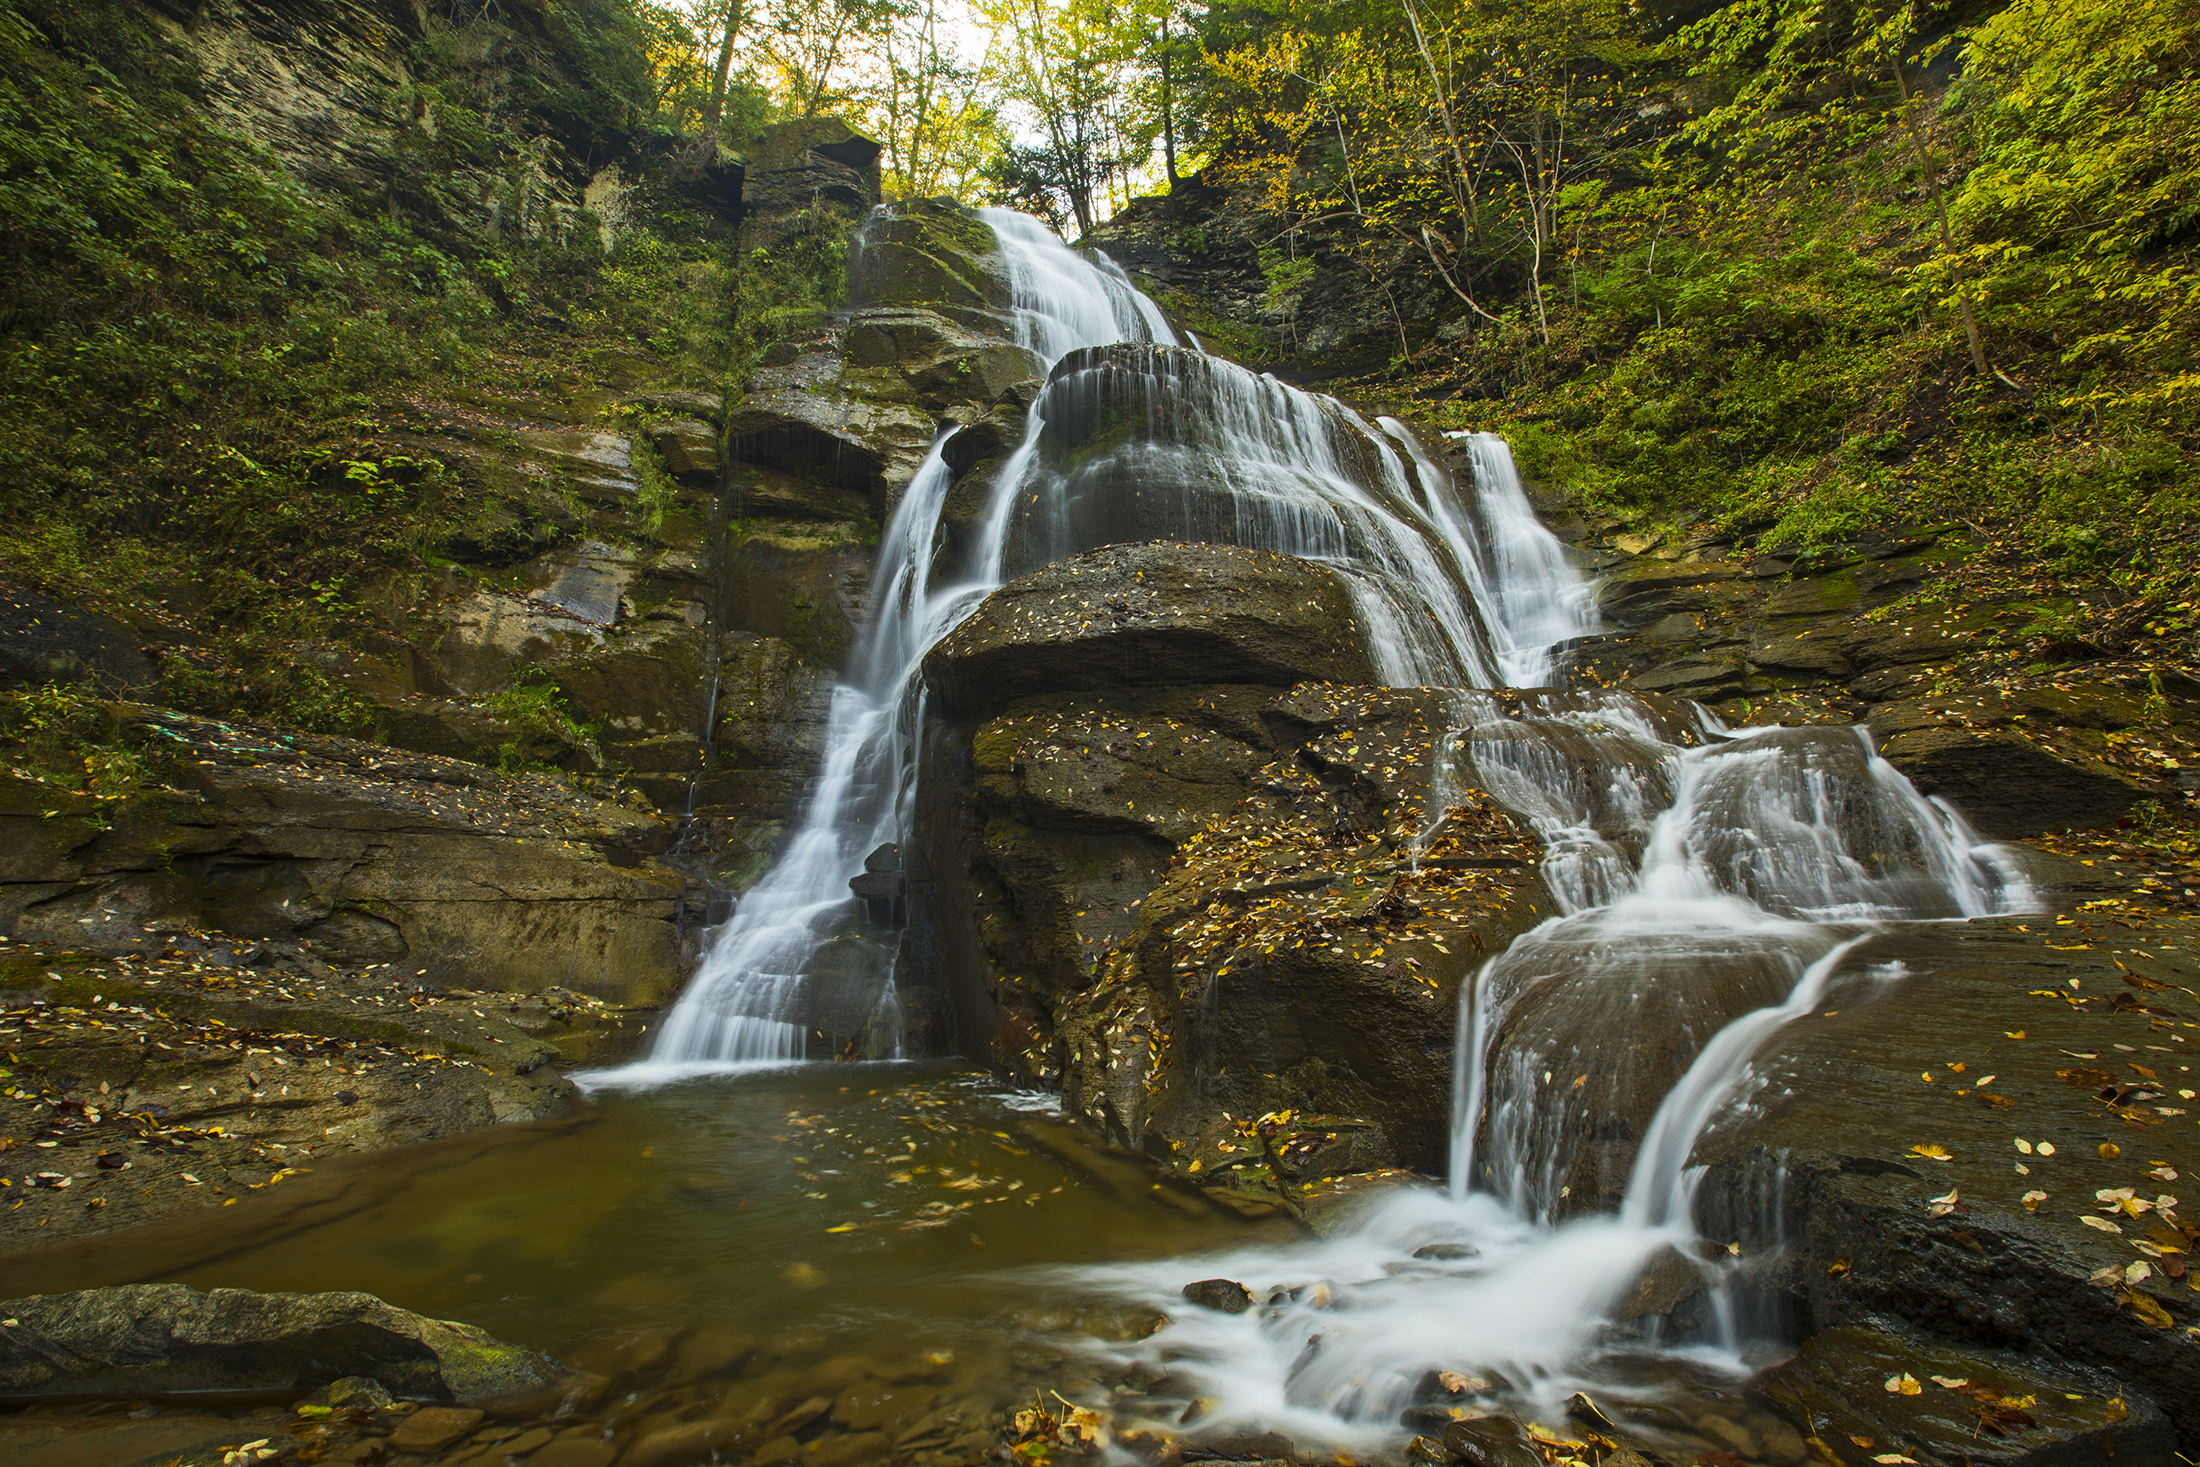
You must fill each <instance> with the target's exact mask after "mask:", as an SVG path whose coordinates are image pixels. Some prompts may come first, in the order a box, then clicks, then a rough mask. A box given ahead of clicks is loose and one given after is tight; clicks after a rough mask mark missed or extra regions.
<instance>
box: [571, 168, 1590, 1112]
mask: <svg viewBox="0 0 2200 1467" xmlns="http://www.w3.org/2000/svg"><path fill="white" fill-rule="evenodd" d="M979 217H980V218H982V219H983V220H984V221H985V222H986V223H987V224H988V225H989V226H991V228H992V229H993V231H994V235H995V238H996V240H997V242H998V246H999V252H1000V260H1001V266H1002V271H1003V274H1004V275H1005V276H1006V278H1007V282H1008V285H1009V296H1010V305H1011V311H1010V323H1011V327H1012V330H1013V334H1014V338H1015V340H1016V342H1017V343H1018V344H1019V345H1022V346H1025V347H1027V348H1029V349H1030V350H1031V351H1032V352H1034V353H1035V354H1036V355H1037V356H1039V357H1040V358H1041V359H1042V360H1044V361H1046V362H1047V363H1048V365H1049V367H1050V369H1051V370H1050V375H1049V379H1048V382H1047V385H1046V388H1045V390H1044V392H1043V393H1042V394H1041V395H1040V397H1039V399H1038V401H1037V402H1036V404H1035V405H1034V406H1033V408H1032V410H1031V412H1030V413H1029V414H1028V415H1027V421H1026V425H1025V432H1024V436H1023V438H1022V441H1021V442H1020V443H1019V444H1018V446H1017V448H1016V449H1015V450H1014V452H1013V453H1012V454H1011V455H1010V456H1009V457H1008V458H1007V460H1006V461H1005V462H1004V464H1003V466H1002V468H1001V469H1000V470H999V471H998V473H997V475H996V479H995V484H994V488H993V493H992V498H991V502H990V504H989V506H988V508H987V513H986V516H985V519H984V521H983V526H982V529H981V532H980V534H979V535H978V536H977V537H976V541H977V543H976V546H975V548H974V551H973V553H972V556H971V560H970V562H969V565H970V569H969V572H968V574H967V577H966V578H965V579H961V580H954V579H952V576H951V573H949V572H946V571H943V569H942V567H941V566H940V564H939V558H938V549H939V546H940V544H941V523H940V521H941V513H942V510H943V509H944V507H945V504H946V498H947V492H948V490H949V488H950V486H951V480H952V474H951V471H950V469H949V467H948V463H947V460H946V456H945V454H944V452H943V450H944V449H945V447H946V444H947V440H948V438H949V437H950V436H952V435H951V431H950V432H943V433H942V435H941V436H940V438H939V440H938V441H936V442H935V443H934V444H933V445H932V451H931V453H930V454H929V455H928V456H927V457H926V458H925V460H924V463H923V465H922V467H921V468H920V469H919V470H918V471H917V474H916V476H915V477H914V479H912V481H911V483H910V485H909V488H908V489H907V491H906V492H905V493H904V495H903V497H902V499H901V502H900V504H899V506H898V507H897V508H896V510H895V512H894V515H893V518H892V521H891V522H890V524H889V525H888V527H887V531H886V535H885V537H884V541H883V543H882V546H881V549H880V555H879V562H878V568H877V570H876V572H875V574H874V576H873V579H872V583H871V590H870V598H869V603H868V604H869V606H870V616H869V618H868V620H867V622H866V624H865V625H864V628H863V630H862V633H861V637H860V640H859V642H858V645H857V648H856V652H855V655H854V657H853V658H852V659H851V662H850V665H849V669H848V675H847V678H846V680H845V681H844V682H842V683H841V684H840V685H839V686H838V687H836V688H835V689H834V692H833V700H832V707H831V713H830V719H829V723H828V727H827V732H826V738H825V749H826V753H825V761H824V766H823V768H822V769H821V770H820V771H819V773H818V776H817V779H816V781H815V783H814V785H813V787H812V789H811V792H810V795H809V801H808V804H807V806H806V807H805V809H804V812H803V815H802V817H801V821H800V825H799V827H798V829H797V832H796V834H795V836H794V838H793V839H792V840H791V841H790V842H789V844H788V846H787V848H786V850H785V852H784V854H782V855H781V856H780V858H779V859H778V861H777V862H776V863H775V864H774V865H773V867H772V868H771V870H770V871H769V872H768V873H767V874H766V875H765V876H764V878H763V879H762V880H760V881H759V882H758V883H757V885H756V886H755V887H754V888H753V889H751V890H750V892H749V893H748V894H747V895H746V896H745V897H744V898H743V899H742V901H741V903H740V905H739V907H738V908H737V909H736V911H735V913H734V915H733V917H732V918H731V920H730V921H728V922H727V923H726V924H725V925H724V926H722V927H720V928H719V929H717V930H716V931H715V933H714V934H713V936H712V939H711V941H710V944H709V947H708V950H707V951H706V953H705V955H704V959H703V962H702V965H701V967H700V969H699V971H698V972H697V974H696V977H695V979H694V981H693V982H692V983H691V984H690V985H689V987H688V990H687V992H686V993H685V994H684V995H683V996H682V997H681V999H680V1002H679V1004H678V1005H677V1006H676V1007H675V1008H674V1010H673V1012H672V1015H671V1016H670V1018H669V1020H668V1021H667V1023H666V1025H665V1028H664V1031H663V1032H662V1034H661V1035H660V1036H659V1038H658V1041H657V1044H656V1047H655V1049H654V1051H653V1053H652V1054H651V1056H650V1058H649V1059H648V1060H646V1061H644V1062H642V1063H640V1064H637V1065H632V1066H629V1067H627V1068H625V1069H623V1070H620V1071H614V1072H609V1073H606V1074H598V1075H594V1076H590V1077H588V1079H589V1080H590V1082H591V1083H594V1084H604V1083H621V1084H650V1083H656V1082H658V1081H662V1080H666V1079H671V1078H676V1077H678V1076H680V1075H683V1074H690V1073H696V1072H698V1071H704V1070H716V1069H724V1068H728V1067H738V1066H744V1065H754V1064H770V1063H784V1062H786V1061H789V1060H794V1059H800V1058H803V1057H804V1054H805V1047H806V1040H807V1036H808V1034H809V1033H810V1031H811V1029H812V1028H813V1027H825V1028H831V1029H834V1030H835V1032H842V1033H846V1032H852V1031H856V1030H865V1031H868V1032H871V1033H873V1034H874V1035H875V1034H876V1032H877V1030H878V1027H879V1026H878V1025H877V1024H876V1023H874V1022H873V1021H872V1013H873V1010H872V1009H870V1008H858V1009H856V1010H854V1011H851V1010H850V1009H849V1008H848V1006H847V1005H848V1003H849V999H848V997H847V996H848V995H849V994H851V993H865V994H871V995H875V997H874V999H873V1002H874V1003H884V1002H885V1001H886V996H887V995H890V994H891V992H892V989H893V970H892V965H893V961H894V944H893V943H892V942H891V940H888V939H882V938H881V937H880V936H879V935H878V934H876V933H875V932H872V931H867V930H865V928H864V927H863V925H862V924H861V923H859V922H857V921H856V920H855V918H854V916H853V913H852V905H853V904H852V903H851V900H850V894H849V882H850V880H851V879H852V878H854V877H855V876H857V875H858V874H859V873H860V872H862V871H863V869H864V859H865V856H866V855H867V854H868V853H870V852H871V851H873V850H875V849H877V848H878V847H880V846H881V845H885V844H890V843H898V841H899V840H900V838H901V836H902V834H903V833H904V832H906V831H907V830H908V829H909V815H910V811H911V808H912V805H913V800H914V794H915V791H914V780H915V761H914V758H913V752H912V751H913V749H914V747H915V743H916V736H917V732H918V730H919V728H920V726H921V723H922V720H923V716H924V709H923V700H924V694H923V683H922V677H921V669H922V664H923V659H924V654H925V653H926V651H928V650H929V649H930V648H931V647H932V646H933V644H934V643H936V642H938V641H939V640H940V639H941V638H942V637H944V636H945V635H946V634H947V633H948V632H949V631H950V630H952V629H953V628H954V627H955V626H956V624H957V623H959V622H960V621H962V620H963V618H965V617H966V616H968V615H969V614H970V612H971V611H972V610H973V609H974V608H975V607H976V606H977V604H978V603H979V602H980V601H982V600H983V599H984V598H985V596H986V595H987V594H988V593H989V592H991V591H992V590H994V589H995V588H996V587H998V586H999V585H1000V584H1001V583H1002V582H1003V581H1004V580H1006V579H1008V578H1010V577H1012V576H1015V575H1020V574H1023V573H1024V572H1026V571H1029V570H1033V569H1036V568H1038V567H1039V566H1042V565H1045V564H1047V563H1049V562H1051V561H1054V560H1057V559H1060V558H1062V557H1065V556H1068V555H1074V554H1076V553H1078V552H1079V551H1082V550H1086V549H1090V548H1093V547H1095V546H1098V545H1103V544H1110V543H1118V542H1122V541H1131V540H1154V539H1178V540H1199V541H1204V542H1208V543H1217V544H1235V545H1244V546H1248V547H1252V548H1257V549H1264V550H1275V551H1281V552H1284V553H1287V554H1293V555H1300V556H1305V557H1309V558H1312V559H1317V560H1321V561H1323V562H1325V563H1327V564H1329V565H1331V566H1332V567H1334V568H1335V569H1336V570H1337V571H1338V572H1339V573H1340V574H1341V575H1342V576H1343V577H1344V580H1345V583H1346V585H1347V587H1348V588H1349V590H1350V592H1351V595H1352V599H1353V604H1354V609H1355V611H1356V612H1357V613H1358V615H1359V619H1360V622H1361V624H1362V627H1363V630H1364V631H1365V633H1366V637H1367V641H1368V644H1369V647H1370V650H1371V651H1372V652H1373V653H1374V655H1375V660H1376V665H1377V667H1378V669H1379V670H1380V671H1381V673H1382V674H1383V676H1384V678H1385V679H1386V681H1389V682H1391V683H1394V684H1398V685H1448V686H1458V685H1488V684H1490V683H1492V682H1493V681H1495V680H1496V678H1497V676H1498V668H1499V666H1500V663H1501V661H1502V660H1503V659H1507V658H1509V659H1511V660H1510V661H1506V662H1504V663H1503V665H1505V666H1507V667H1519V668H1523V669H1533V668H1539V667H1542V666H1545V665H1547V657H1548V649H1546V648H1545V647H1543V646H1542V645H1540V644H1537V645H1530V639H1532V638H1534V637H1536V636H1538V635H1543V634H1546V633H1549V634H1551V635H1553V636H1554V637H1555V636H1561V635H1563V636H1576V635H1580V633H1581V632H1582V631H1583V630H1585V629H1586V627H1587V625H1588V621H1587V601H1586V598H1585V596H1584V597H1580V598H1577V601H1576V604H1574V613H1573V614H1574V620H1573V621H1571V622H1565V623H1564V624H1563V625H1562V624H1561V621H1560V620H1558V619H1553V618H1550V617H1545V618H1544V619H1543V620H1542V621H1538V622H1533V623H1532V624H1531V623H1530V622H1528V621H1523V620H1520V618H1519V617H1518V616H1517V615H1516V614H1515V613H1514V612H1512V611H1508V610H1506V607H1507V605H1508V603H1506V602H1505V601H1504V600H1503V597H1502V595H1501V594H1500V593H1497V592H1493V591H1492V589H1491V585H1492V582H1491V580H1490V576H1491V574H1492V571H1493V570H1496V571H1497V572H1498V573H1500V574H1503V573H1504V567H1506V566H1509V565H1510V564H1511V563H1512V562H1511V560H1509V559H1507V558H1506V557H1507V556H1511V557H1513V558H1515V559H1517V558H1518V552H1517V551H1515V550H1504V551H1502V552H1500V551H1499V550H1498V549H1496V548H1494V547H1499V546H1513V545H1515V544H1516V542H1523V543H1524V542H1527V541H1533V539H1534V537H1535V536H1537V535H1540V536H1541V537H1542V541H1543V542H1547V543H1546V544H1543V545H1542V546H1541V547H1540V550H1539V552H1538V553H1540V554H1542V555H1544V556H1545V557H1546V558H1547V559H1550V560H1552V561H1554V563H1563V555H1562V552H1561V551H1560V550H1559V548H1558V546H1557V542H1556V541H1555V540H1551V538H1550V536H1549V534H1548V533H1547V532H1545V531H1543V530H1542V528H1541V527H1540V526H1539V525H1535V524H1534V520H1533V515H1532V514H1527V515H1526V518H1525V525H1526V527H1527V528H1525V529H1523V528H1522V527H1521V524H1520V523H1519V521H1520V514H1517V513H1514V512H1513V511H1510V510H1502V509H1501V510H1498V511H1487V510H1484V511H1480V513H1482V514H1483V517H1484V519H1485V521H1486V523H1485V524H1483V525H1481V526H1478V527H1476V528H1471V529H1470V528H1468V527H1467V526H1468V521H1469V516H1468V514H1467V512H1466V511H1465V510H1464V509H1463V507H1462V506H1461V505H1460V503H1459V497H1458V494H1457V492H1456V490H1455V489H1454V488H1453V486H1452V485H1451V483H1450V480H1449V478H1448V476H1446V475H1444V473H1443V471H1442V470H1441V469H1440V468H1439V467H1437V466H1436V465H1435V464H1434V462H1433V461H1432V460H1430V459H1429V458H1428V457H1427V455H1426V454H1425V453H1423V452H1422V451H1421V449H1420V446H1419V445H1418V444H1417V443H1415V442H1414V441H1413V440H1412V436H1411V435H1410V434H1402V436H1401V431H1400V430H1398V429H1395V428H1393V429H1392V430H1390V436H1388V437H1386V436H1385V434H1384V433H1383V432H1380V431H1378V430H1376V429H1375V428H1373V427H1371V426H1370V425H1369V424H1368V423H1366V422H1365V421H1364V420H1362V419H1361V418H1360V417H1359V416H1358V415H1357V414H1355V413H1353V412H1352V411H1351V410H1350V409H1348V408H1346V407H1344V406H1343V405H1342V404H1341V403H1338V402H1336V401H1335V400H1333V399H1329V398H1319V397H1314V396H1311V395H1309V394H1307V393H1304V392H1300V391H1298V390H1297V389H1295V388H1291V387H1288V386H1285V385H1284V384H1282V383H1279V382H1277V381H1275V380H1274V379H1272V378H1266V377H1260V376H1256V375H1255V374H1253V373H1251V372H1248V371H1246V370H1244V369H1243V368H1240V367H1236V366H1233V365H1231V364H1229V363H1227V362H1222V361H1219V360H1217V359H1214V358H1211V357H1208V356H1205V355H1203V354H1202V353H1200V352H1199V351H1197V350H1196V349H1194V348H1189V347H1184V346H1180V345H1178V344H1177V342H1176V338H1175V336H1174V334H1173V333H1172V332H1171V331H1170V329H1169V326H1168V324H1167V322H1166V320H1165V319H1164V318H1163V317H1162V315H1161V313H1160V311H1159V310H1158V309H1157V308H1156V307H1155V306H1154V304H1153V302H1151V301H1150V300H1148V299H1147V298H1146V297H1145V296H1144V295H1142V294H1140V293H1139V292H1138V291H1137V290H1136V289H1135V288H1134V287H1133V286H1132V285H1131V284H1130V282H1129V281H1128V279H1127V278H1125V277H1124V275H1123V273H1122V271H1121V270H1119V269H1117V268H1116V267H1115V266H1114V265H1113V264H1112V263H1111V262H1109V261H1108V260H1107V259H1106V258H1105V257H1104V256H1100V257H1091V256H1086V255H1082V254H1078V253H1076V252H1073V251H1071V250H1070V249H1069V248H1068V247H1067V246H1065V245H1064V244H1062V242H1061V241H1060V240H1059V239H1057V238H1055V236H1054V235H1053V234H1051V233H1050V232H1048V231H1047V230H1046V229H1045V228H1044V227H1043V226H1041V225H1039V224H1038V223H1037V222H1036V221H1034V220H1031V219H1028V218H1026V217H1024V216H1023V215H1020V214H1014V213H1011V212H1009V211H1006V210H999V209H986V210H981V211H979ZM1126 421H1128V422H1130V423H1131V424H1132V425H1133V426H1135V428H1136V429H1137V430H1138V431H1134V432H1129V433H1124V434H1120V435H1118V439H1119V441H1116V442H1115V443H1114V444H1113V446H1112V447H1111V448H1110V449H1109V450H1108V451H1106V452H1099V453H1095V452H1090V451H1087V450H1089V448H1090V444H1091V440H1092V438H1093V435H1094V434H1095V433H1096V432H1098V431H1099V430H1100V429H1101V427H1102V426H1103V424H1106V425H1120V424H1122V423H1124V422H1126ZM1393 438H1396V439H1397V441H1398V443H1402V444H1404V445H1405V447H1406V453H1404V454H1402V453H1401V452H1400V451H1399V449H1398V447H1397V446H1395V445H1394V443H1393V442H1392V439H1393ZM1408 455H1410V457H1409V456H1408ZM1506 463H1507V466H1508V472H1509V460H1507V461H1506ZM1478 472H1479V470H1478ZM1507 493H1509V494H1510V495H1511V497H1512V499H1516V500H1519V505H1520V509H1521V511H1522V512H1525V500H1524V499H1521V498H1520V495H1519V489H1518V485H1517V483H1516V482H1514V483H1511V484H1510V487H1509V489H1505V488H1503V487H1502V486H1501V487H1500V488H1499V490H1498V491H1497V492H1496V494H1495V496H1494V497H1495V499H1503V498H1504V497H1505V494H1507ZM1493 502H1494V501H1493ZM1508 502H1509V501H1508ZM1497 584H1500V585H1502V584H1504V583H1503V582H1502V581H1500V582H1498V583H1497ZM1507 616H1512V617H1513V618H1514V619H1513V620H1510V621H1508V620H1505V619H1504V618H1505V617H1507ZM1495 627H1501V628H1502V631H1493V628H1495ZM1500 645H1501V646H1502V648H1503V652H1502V654H1500V652H1499V651H1498V647H1499V646H1500ZM1538 659H1546V661H1539V660H1538ZM864 974H869V975H871V977H870V981H869V982H868V984H865V983H861V982H854V983H851V982H850V981H848V980H849V979H850V977H851V975H855V976H858V977H860V976H862V975H864ZM836 1004H838V1005H840V1007H839V1008H834V1007H833V1006H834V1005H836ZM828 1020H837V1022H827V1021H828ZM889 1027H890V1026H889Z"/></svg>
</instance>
